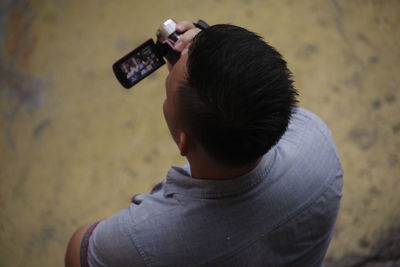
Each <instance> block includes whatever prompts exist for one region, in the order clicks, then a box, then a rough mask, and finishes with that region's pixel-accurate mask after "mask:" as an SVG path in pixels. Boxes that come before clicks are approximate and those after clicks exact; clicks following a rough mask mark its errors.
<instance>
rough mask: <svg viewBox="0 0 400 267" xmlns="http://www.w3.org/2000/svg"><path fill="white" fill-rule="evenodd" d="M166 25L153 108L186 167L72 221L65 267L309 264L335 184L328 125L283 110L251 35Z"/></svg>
mask: <svg viewBox="0 0 400 267" xmlns="http://www.w3.org/2000/svg"><path fill="white" fill-rule="evenodd" d="M177 30H178V31H179V32H181V33H183V35H182V37H181V39H180V40H181V41H180V42H178V43H177V44H176V47H175V48H176V50H177V51H179V52H182V53H181V58H180V60H179V61H178V62H177V63H176V64H175V66H173V67H172V66H170V67H169V69H170V73H169V76H168V77H167V80H166V100H165V102H164V115H165V119H166V122H167V125H168V127H169V130H170V132H171V135H172V137H173V139H174V141H175V142H176V144H177V146H178V148H179V150H180V153H181V155H182V156H185V157H186V158H187V160H188V162H189V164H188V165H186V166H183V167H172V168H171V169H170V170H169V172H168V174H167V177H166V179H165V180H163V181H162V182H161V183H160V184H158V185H157V186H156V187H155V188H154V189H153V191H152V192H151V193H150V194H140V195H136V196H134V197H133V199H132V203H131V205H130V206H129V208H128V209H124V210H121V211H120V212H118V213H117V214H116V215H114V216H113V217H111V218H108V219H105V220H102V221H100V222H98V223H95V224H91V225H88V226H85V227H82V228H80V229H78V231H77V232H76V233H75V234H74V235H73V236H72V238H71V240H70V243H69V246H68V249H67V255H66V265H67V266H79V265H80V264H81V266H272V267H277V266H307V267H310V266H321V265H322V262H323V258H324V256H325V253H326V250H327V248H328V245H329V242H330V240H331V236H332V229H333V226H334V222H335V219H336V215H337V212H338V208H339V202H340V198H341V187H342V170H341V166H340V162H339V159H338V157H337V153H336V149H335V145H334V143H333V141H332V137H331V134H330V132H329V130H328V128H327V127H326V125H325V124H324V123H323V122H322V121H321V120H320V119H319V118H318V117H317V116H316V115H314V114H312V113H311V112H309V111H306V110H304V109H300V108H296V107H295V106H296V95H297V93H296V91H295V89H294V88H293V86H292V83H293V82H292V80H291V74H290V72H289V70H288V69H287V66H286V62H285V61H284V60H283V59H282V57H281V55H280V54H279V53H278V52H277V51H276V50H275V49H274V48H272V47H271V46H269V45H268V44H266V43H265V42H264V41H263V40H261V38H260V37H259V36H257V35H256V34H254V33H252V32H249V31H247V30H245V29H243V28H240V27H236V26H232V25H214V26H211V27H209V28H207V29H205V30H203V31H200V30H199V29H197V28H194V26H193V24H190V23H188V22H181V23H179V24H178V26H177ZM196 34H197V35H196ZM195 35H196V36H195ZM194 36H195V37H194ZM193 37H194V38H193ZM192 39H193V40H192Z"/></svg>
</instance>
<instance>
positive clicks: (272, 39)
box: [0, 0, 400, 267]
mask: <svg viewBox="0 0 400 267" xmlns="http://www.w3.org/2000/svg"><path fill="white" fill-rule="evenodd" d="M0 11H1V12H0V34H1V35H0V49H1V51H0V52H1V57H0V59H1V64H0V218H1V219H0V266H7V267H8V266H61V265H62V264H63V257H64V251H65V246H66V243H67V241H68V239H69V237H70V235H71V233H72V232H73V231H74V230H75V229H76V228H77V227H78V226H80V225H83V224H85V223H89V222H93V221H95V220H98V219H100V218H104V217H107V216H110V215H112V214H113V213H115V212H116V211H117V210H118V209H121V208H124V207H127V206H128V204H129V201H130V198H131V196H132V195H133V194H135V193H140V192H148V191H149V189H150V188H151V186H152V185H153V184H155V183H156V182H157V181H159V180H161V179H162V178H164V174H165V173H166V171H167V170H168V168H169V166H171V165H179V164H182V163H184V159H182V158H181V157H180V156H179V154H178V152H177V149H176V148H175V145H174V144H173V142H172V140H171V138H170V136H169V133H168V130H167V127H166V125H165V123H164V120H163V116H162V101H163V99H164V94H165V93H164V79H165V76H166V73H167V71H166V68H165V67H164V68H163V69H161V70H159V71H157V73H155V74H153V75H152V76H150V77H149V78H148V79H146V80H144V81H142V82H141V83H140V84H138V85H137V86H135V87H134V88H133V89H131V90H125V89H123V88H122V87H121V86H120V85H119V84H118V83H117V81H116V79H115V78H114V76H113V74H112V71H111V65H112V63H113V62H114V61H115V60H117V59H118V58H119V57H121V56H122V55H124V54H125V53H127V52H129V51H130V50H131V49H133V48H134V47H136V46H137V45H139V44H140V43H141V42H143V41H144V40H146V39H148V38H150V37H151V38H153V37H154V36H155V30H156V29H157V28H158V26H159V25H160V24H161V23H162V22H163V21H164V20H165V19H167V18H175V19H176V20H190V21H194V20H197V19H198V18H202V19H204V20H206V21H207V22H209V23H210V24H216V23H233V24H236V25H240V26H243V27H246V28H248V29H250V30H253V31H255V32H257V33H259V34H260V35H262V36H263V37H265V39H266V40H267V41H268V42H269V43H270V44H272V45H273V46H276V47H277V48H278V49H279V51H281V52H282V54H283V55H284V56H285V58H286V59H287V61H288V62H289V67H290V68H291V70H292V71H293V73H294V78H295V80H296V87H297V88H298V90H299V91H300V94H301V105H302V106H303V107H305V108H308V109H310V110H312V111H314V112H315V113H317V114H318V115H320V116H321V117H322V118H323V119H324V120H325V121H326V122H327V123H328V125H329V126H330V128H331V130H332V132H333V135H334V137H335V140H336V142H337V146H338V149H339V153H340V156H341V159H342V163H343V166H344V169H345V187H344V197H343V202H342V209H341V212H340V216H339V220H338V224H337V231H336V233H335V236H334V240H333V243H332V245H331V247H330V250H329V256H328V260H329V262H331V263H334V264H333V265H332V266H350V265H351V264H352V263H354V262H357V261H359V260H362V259H363V258H365V257H367V256H369V255H374V254H376V253H378V252H377V251H378V249H379V247H382V246H385V244H386V243H385V242H389V241H391V240H392V241H393V240H394V239H393V238H398V239H397V240H400V223H399V222H400V197H399V195H400V194H399V189H400V188H399V187H400V185H399V181H400V177H399V176H400V165H399V164H400V163H399V157H400V155H399V150H400V137H399V134H400V115H399V113H400V105H399V100H400V93H399V89H400V88H399V86H400V76H399V63H400V49H399V46H400V43H399V41H400V32H399V25H400V15H399V14H400V2H399V1H396V0H392V1H391V0H387V1H372V0H370V1H361V0H360V1H339V0H337V1H335V0H332V1H319V0H314V1H306V0H304V1H294V0H287V1H261V0H260V1H256V0H253V1H252V0H247V1H238V0H237V1H227V0H219V1H207V0H205V1H192V0H190V1H183V0H176V1H156V0H147V1H137V0H132V1H105V0H84V1H83V0H82V1H77V0H74V1H61V0H59V1H50V0H35V1H33V0H31V1H29V0H15V1H12V0H8V1H7V0H4V1H1V3H0Z"/></svg>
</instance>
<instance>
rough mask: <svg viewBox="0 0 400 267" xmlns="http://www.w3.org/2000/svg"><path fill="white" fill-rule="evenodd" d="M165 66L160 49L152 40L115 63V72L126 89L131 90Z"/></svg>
mask: <svg viewBox="0 0 400 267" xmlns="http://www.w3.org/2000/svg"><path fill="white" fill-rule="evenodd" d="M164 64H165V61H164V59H163V57H162V55H161V54H160V50H159V48H158V47H157V46H156V44H155V43H154V41H153V40H152V39H149V40H147V41H146V42H145V43H143V44H141V45H140V46H139V47H137V48H136V49H134V50H133V51H131V52H129V53H128V54H127V55H126V56H124V57H122V58H121V59H120V60H118V61H117V62H115V63H114V65H113V71H114V74H115V76H116V77H117V79H118V81H119V82H120V83H121V84H122V86H124V87H125V88H131V87H132V86H134V85H135V84H136V83H138V82H139V81H141V80H143V79H144V78H145V77H147V76H149V75H150V74H151V73H153V72H154V71H155V70H157V69H158V68H159V67H161V66H162V65H164Z"/></svg>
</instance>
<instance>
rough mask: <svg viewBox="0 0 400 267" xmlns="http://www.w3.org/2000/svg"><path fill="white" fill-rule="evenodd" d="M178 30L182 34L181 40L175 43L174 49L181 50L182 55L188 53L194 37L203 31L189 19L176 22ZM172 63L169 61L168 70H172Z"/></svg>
mask: <svg viewBox="0 0 400 267" xmlns="http://www.w3.org/2000/svg"><path fill="white" fill-rule="evenodd" d="M176 31H177V32H178V33H180V34H181V36H180V37H179V40H178V41H177V42H176V43H175V47H174V49H175V50H176V51H178V52H180V53H181V54H182V55H184V54H186V53H187V52H188V49H189V45H190V43H191V42H192V40H193V38H194V37H195V36H196V34H198V33H199V32H201V29H199V28H196V27H195V26H194V25H193V23H191V22H188V21H181V22H178V23H177V24H176ZM172 67H173V66H172V65H171V64H170V63H168V70H169V71H171V69H172Z"/></svg>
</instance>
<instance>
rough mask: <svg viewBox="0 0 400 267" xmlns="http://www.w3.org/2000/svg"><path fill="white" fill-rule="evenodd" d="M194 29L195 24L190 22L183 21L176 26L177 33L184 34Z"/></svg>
mask: <svg viewBox="0 0 400 267" xmlns="http://www.w3.org/2000/svg"><path fill="white" fill-rule="evenodd" d="M194 27H195V26H194V25H193V23H191V22H189V21H181V22H178V23H177V24H176V31H177V32H178V33H182V32H185V31H187V30H190V29H193V28H194Z"/></svg>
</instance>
